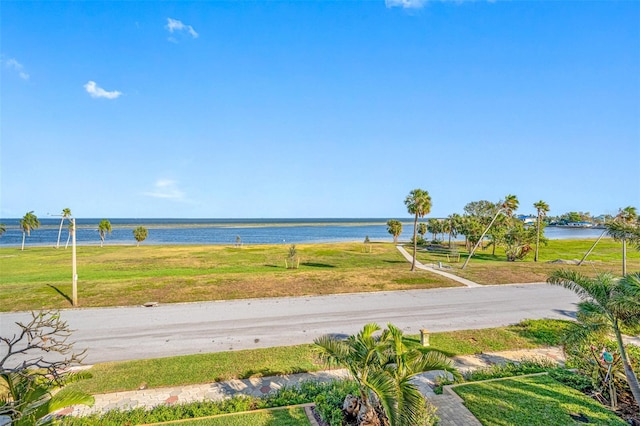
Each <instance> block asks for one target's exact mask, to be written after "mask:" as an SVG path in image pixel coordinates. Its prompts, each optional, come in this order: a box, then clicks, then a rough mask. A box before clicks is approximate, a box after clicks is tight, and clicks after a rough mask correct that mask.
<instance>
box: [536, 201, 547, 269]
mask: <svg viewBox="0 0 640 426" xmlns="http://www.w3.org/2000/svg"><path fill="white" fill-rule="evenodd" d="M533 207H535V208H536V210H537V211H538V217H537V218H536V253H535V255H534V256H533V261H534V262H537V261H538V247H539V246H540V224H541V223H540V222H541V221H542V218H543V217H545V216H546V215H547V213H548V212H549V204H547V203H545V202H544V201H542V200H540V201H538V202H537V203H533Z"/></svg>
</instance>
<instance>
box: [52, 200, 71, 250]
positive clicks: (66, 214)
mask: <svg viewBox="0 0 640 426" xmlns="http://www.w3.org/2000/svg"><path fill="white" fill-rule="evenodd" d="M70 217H71V209H69V208H65V209H62V216H61V219H60V229H58V242H57V243H56V248H59V247H60V236H61V235H62V225H63V224H64V220H65V219H68V218H70Z"/></svg>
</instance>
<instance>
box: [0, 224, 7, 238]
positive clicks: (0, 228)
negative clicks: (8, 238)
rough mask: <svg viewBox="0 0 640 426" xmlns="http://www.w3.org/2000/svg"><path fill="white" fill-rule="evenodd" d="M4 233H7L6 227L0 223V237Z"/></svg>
mask: <svg viewBox="0 0 640 426" xmlns="http://www.w3.org/2000/svg"><path fill="white" fill-rule="evenodd" d="M5 232H7V227H6V226H5V225H4V223H0V236H2V234H4V233H5Z"/></svg>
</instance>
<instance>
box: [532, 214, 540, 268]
mask: <svg viewBox="0 0 640 426" xmlns="http://www.w3.org/2000/svg"><path fill="white" fill-rule="evenodd" d="M536 222H537V224H536V254H535V256H533V261H534V262H537V261H538V246H539V245H540V211H538V220H537V221H536Z"/></svg>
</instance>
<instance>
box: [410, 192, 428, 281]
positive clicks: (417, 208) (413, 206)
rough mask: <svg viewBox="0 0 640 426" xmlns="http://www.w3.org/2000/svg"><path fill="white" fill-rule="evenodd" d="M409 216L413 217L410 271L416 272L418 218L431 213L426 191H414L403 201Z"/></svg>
mask: <svg viewBox="0 0 640 426" xmlns="http://www.w3.org/2000/svg"><path fill="white" fill-rule="evenodd" d="M404 205H405V206H407V210H408V211H409V214H413V215H415V220H414V221H413V261H412V262H411V271H415V270H416V252H417V251H418V239H417V238H416V237H417V234H418V217H424V216H425V215H427V214H429V212H430V211H431V197H430V196H429V193H428V192H427V191H424V190H422V189H414V190H413V191H411V192H410V193H409V195H407V198H405V200H404Z"/></svg>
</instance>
